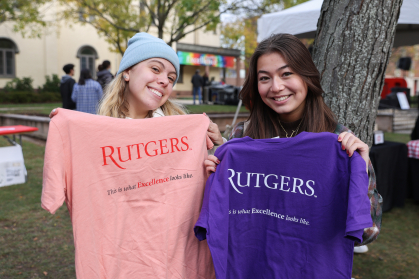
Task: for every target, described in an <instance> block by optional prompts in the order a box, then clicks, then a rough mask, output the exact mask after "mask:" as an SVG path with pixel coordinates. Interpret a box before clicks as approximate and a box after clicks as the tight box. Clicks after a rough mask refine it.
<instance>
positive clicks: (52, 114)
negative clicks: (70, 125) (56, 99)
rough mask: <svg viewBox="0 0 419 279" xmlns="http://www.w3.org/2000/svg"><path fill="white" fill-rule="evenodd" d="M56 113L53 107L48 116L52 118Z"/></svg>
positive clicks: (56, 110)
mask: <svg viewBox="0 0 419 279" xmlns="http://www.w3.org/2000/svg"><path fill="white" fill-rule="evenodd" d="M57 113H58V109H56V108H55V109H53V110H52V111H51V113H50V114H49V118H53V117H54V116H56V115H57Z"/></svg>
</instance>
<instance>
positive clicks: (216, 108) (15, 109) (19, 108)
mask: <svg viewBox="0 0 419 279" xmlns="http://www.w3.org/2000/svg"><path fill="white" fill-rule="evenodd" d="M60 107H61V103H44V104H6V105H5V104H0V113H18V114H28V115H45V116H48V115H49V113H50V112H51V110H53V109H54V108H60ZM2 108H3V109H8V110H2ZM186 109H187V110H188V111H189V113H193V114H196V113H199V114H200V113H203V112H205V113H235V112H236V109H237V106H223V105H186ZM240 112H248V110H247V109H246V108H245V107H244V106H242V107H241V109H240Z"/></svg>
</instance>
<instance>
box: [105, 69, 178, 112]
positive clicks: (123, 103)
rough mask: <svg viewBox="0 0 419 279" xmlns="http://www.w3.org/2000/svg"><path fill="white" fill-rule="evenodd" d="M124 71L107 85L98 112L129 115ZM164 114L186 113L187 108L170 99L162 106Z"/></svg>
mask: <svg viewBox="0 0 419 279" xmlns="http://www.w3.org/2000/svg"><path fill="white" fill-rule="evenodd" d="M122 74H123V73H120V74H119V75H117V76H116V77H115V78H114V79H113V80H112V81H111V82H110V83H109V84H108V85H107V86H106V87H105V91H104V94H103V97H102V100H100V103H99V107H98V110H97V114H99V115H105V116H110V117H116V118H125V117H127V116H128V111H129V104H128V102H127V100H126V98H125V95H126V92H125V90H126V85H127V82H126V81H125V80H124V78H123V77H122ZM160 108H161V110H162V111H163V113H164V115H166V116H169V115H184V114H186V110H185V108H184V107H183V106H181V105H180V104H177V103H176V102H174V101H171V100H170V99H168V100H167V101H166V102H165V103H164V104H163V105H162V106H161V107H160ZM152 115H153V111H149V112H148V116H147V117H152Z"/></svg>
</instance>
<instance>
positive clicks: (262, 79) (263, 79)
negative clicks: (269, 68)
mask: <svg viewBox="0 0 419 279" xmlns="http://www.w3.org/2000/svg"><path fill="white" fill-rule="evenodd" d="M268 79H269V78H268V77H260V78H259V80H260V81H265V80H268Z"/></svg>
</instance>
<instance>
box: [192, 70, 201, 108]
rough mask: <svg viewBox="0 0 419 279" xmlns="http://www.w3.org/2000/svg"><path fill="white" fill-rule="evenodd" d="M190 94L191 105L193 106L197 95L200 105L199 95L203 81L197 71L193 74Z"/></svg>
mask: <svg viewBox="0 0 419 279" xmlns="http://www.w3.org/2000/svg"><path fill="white" fill-rule="evenodd" d="M191 82H192V87H193V89H192V94H193V104H194V105H195V98H196V95H198V101H199V104H202V95H201V88H202V86H203V85H204V80H203V79H202V77H201V76H200V75H199V70H196V71H195V74H194V75H193V76H192V80H191Z"/></svg>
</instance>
